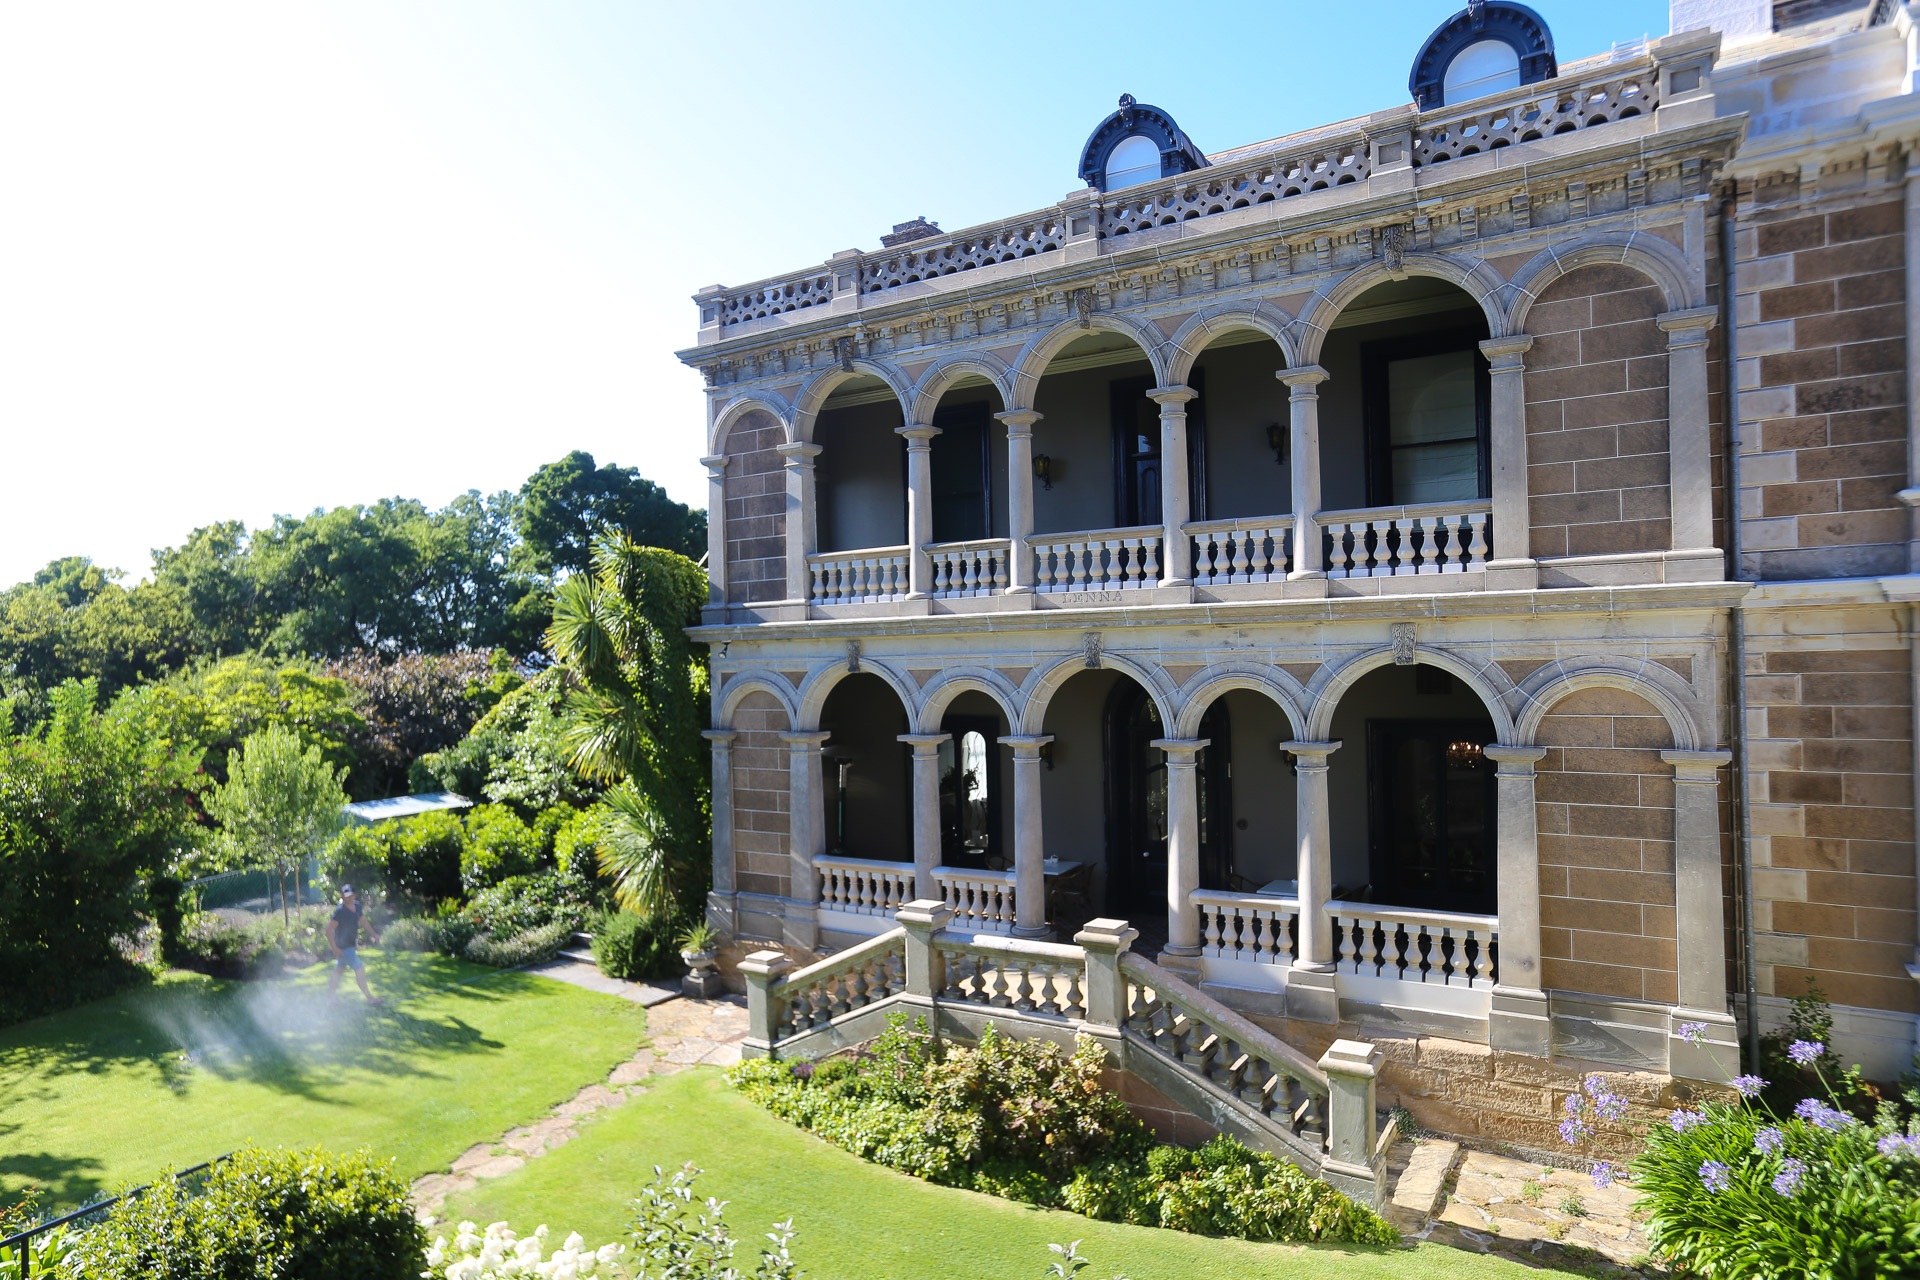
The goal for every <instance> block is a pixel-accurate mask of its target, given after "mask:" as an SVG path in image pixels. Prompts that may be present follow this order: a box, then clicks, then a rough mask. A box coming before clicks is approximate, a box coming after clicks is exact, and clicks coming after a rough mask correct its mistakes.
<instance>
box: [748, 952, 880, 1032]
mask: <svg viewBox="0 0 1920 1280" xmlns="http://www.w3.org/2000/svg"><path fill="white" fill-rule="evenodd" d="M906 984H907V968H906V948H905V946H904V944H903V941H902V938H901V933H900V930H898V929H890V930H888V931H887V932H886V933H883V934H881V935H880V936H879V937H877V938H869V939H867V940H866V941H865V942H862V943H860V944H859V945H858V946H853V947H848V948H847V949H846V950H845V951H841V952H838V953H836V954H834V955H830V956H828V957H827V958H826V959H825V960H822V961H820V962H819V963H817V964H810V965H808V966H807V967H806V968H804V969H801V970H800V971H798V972H797V973H794V974H792V975H790V976H789V977H787V978H786V980H785V981H783V982H781V983H780V984H779V990H778V991H777V992H775V993H774V995H773V1003H772V1006H771V1009H770V1012H771V1015H772V1023H773V1036H772V1038H773V1039H774V1040H781V1039H786V1038H788V1037H791V1036H796V1035H799V1034H801V1033H802V1032H806V1031H810V1030H812V1029H813V1028H815V1027H824V1026H826V1025H827V1024H828V1023H830V1022H832V1021H833V1020H834V1019H835V1018H838V1017H840V1016H841V1015H843V1014H847V1013H851V1012H853V1011H854V1010H856V1009H864V1008H866V1007H867V1006H868V1005H872V1004H878V1003H879V1002H881V1001H882V1000H885V999H887V998H888V997H889V996H896V995H898V994H900V993H901V992H902V991H904V990H906Z"/></svg>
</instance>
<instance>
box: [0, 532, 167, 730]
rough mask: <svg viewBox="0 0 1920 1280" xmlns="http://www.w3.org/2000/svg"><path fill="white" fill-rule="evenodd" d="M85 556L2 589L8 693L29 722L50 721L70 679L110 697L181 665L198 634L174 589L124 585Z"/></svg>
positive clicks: (1, 654) (2, 680)
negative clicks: (51, 700) (54, 699)
mask: <svg viewBox="0 0 1920 1280" xmlns="http://www.w3.org/2000/svg"><path fill="white" fill-rule="evenodd" d="M119 576H120V573H119V571H118V570H116V569H102V568H100V567H99V566H97V565H95V564H94V563H93V562H92V561H90V560H88V559H87V558H86V557H84V556H67V557H65V558H63V559H60V560H56V561H54V562H53V563H52V564H49V565H48V566H47V567H46V568H44V569H42V570H40V572H38V573H37V574H35V575H34V580H33V581H32V582H25V583H21V584H19V585H18V586H15V587H11V588H9V589H7V590H6V591H0V695H4V696H8V697H10V698H11V699H12V700H13V701H14V702H15V703H16V705H17V707H18V709H19V710H20V711H21V713H22V718H23V719H24V720H26V721H28V722H37V721H39V720H41V719H43V718H44V717H45V716H46V714H47V712H48V695H49V693H50V692H51V691H52V689H53V688H54V686H56V685H58V684H60V683H61V682H62V681H65V680H88V679H90V680H92V681H94V683H95V687H96V688H97V689H98V691H99V694H100V696H101V697H102V698H111V697H112V696H113V695H114V694H116V693H118V692H119V691H120V690H121V689H123V688H126V687H127V686H129V685H132V684H137V683H139V682H141V681H143V680H150V679H153V678H154V677H156V676H159V675H163V674H165V673H166V672H168V671H171V670H173V669H175V668H177V667H179V666H180V665H181V664H182V663H184V662H185V661H186V660H187V659H188V657H189V656H190V655H191V653H192V650H193V636H192V625H191V620H190V618H189V616H188V614H187V611H186V608H185V602H184V601H183V600H182V598H181V597H180V595H179V593H178V592H177V591H175V590H173V589H172V588H169V587H166V586H162V585H160V584H156V583H151V582H142V583H139V584H137V585H136V586H134V587H132V588H131V589H129V588H127V587H123V586H121V585H120V583H119V582H118V581H116V579H117V578H118V577H119Z"/></svg>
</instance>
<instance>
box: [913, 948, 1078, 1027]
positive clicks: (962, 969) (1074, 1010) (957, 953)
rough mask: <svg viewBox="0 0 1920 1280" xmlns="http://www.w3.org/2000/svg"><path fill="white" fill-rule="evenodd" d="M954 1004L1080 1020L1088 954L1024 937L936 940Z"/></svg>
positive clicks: (945, 994) (946, 991) (943, 994)
mask: <svg viewBox="0 0 1920 1280" xmlns="http://www.w3.org/2000/svg"><path fill="white" fill-rule="evenodd" d="M934 949H935V950H936V951H937V952H939V954H940V959H941V967H942V969H944V970H945V974H946V985H945V986H944V987H943V988H942V989H941V991H940V998H941V999H942V1000H946V1001H949V1002H951V1003H953V1004H971V1005H979V1006H980V1007H982V1008H987V1009H1012V1010H1013V1011H1015V1012H1016V1013H1025V1014H1038V1015H1040V1016H1042V1017H1053V1018H1067V1019H1071V1020H1074V1021H1078V1020H1079V1019H1081V1018H1084V1017H1085V1016H1086V1013H1087V957H1086V953H1085V952H1084V951H1082V950H1081V949H1080V948H1079V947H1067V946H1061V945H1060V944H1058V943H1053V942H1029V941H1026V940H1025V939H1022V938H1006V939H999V938H983V937H980V936H978V935H976V936H974V937H972V938H969V939H966V940H964V941H959V940H956V941H952V942H948V941H945V940H943V939H942V938H941V937H940V936H936V937H935V939H934Z"/></svg>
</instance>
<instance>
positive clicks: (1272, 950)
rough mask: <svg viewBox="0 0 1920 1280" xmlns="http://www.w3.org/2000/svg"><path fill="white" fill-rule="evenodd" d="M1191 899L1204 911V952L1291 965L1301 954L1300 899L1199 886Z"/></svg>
mask: <svg viewBox="0 0 1920 1280" xmlns="http://www.w3.org/2000/svg"><path fill="white" fill-rule="evenodd" d="M1187 900H1188V901H1189V902H1190V903H1192V904H1193V906H1194V907H1195V908H1196V909H1198V910H1199V912H1200V953H1201V954H1202V955H1204V956H1207V957H1208V958H1210V959H1213V960H1247V961H1251V962H1253V963H1255V964H1275V965H1289V964H1292V963H1293V961H1294V959H1295V957H1297V956H1298V955H1299V954H1300V947H1299V929H1300V903H1299V901H1298V900H1297V899H1294V898H1276V897H1272V896H1269V895H1266V894H1247V893H1221V892H1217V891H1215V890H1212V889H1198V890H1195V891H1194V892H1193V893H1191V894H1189V895H1187Z"/></svg>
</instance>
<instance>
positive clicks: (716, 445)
mask: <svg viewBox="0 0 1920 1280" xmlns="http://www.w3.org/2000/svg"><path fill="white" fill-rule="evenodd" d="M756 409H757V410H760V411H761V412H764V413H770V414H772V415H773V417H774V420H775V421H777V422H778V423H779V424H780V429H781V430H782V431H783V432H786V433H787V435H788V438H789V439H791V438H792V431H793V406H792V405H790V404H788V403H787V400H786V397H785V396H782V395H781V394H780V393H779V392H777V391H758V392H755V393H754V394H752V395H746V396H739V397H736V398H735V399H732V400H729V401H727V402H726V404H724V405H722V406H721V408H720V412H719V415H718V416H717V417H715V419H714V421H713V431H712V432H711V433H710V434H709V435H708V437H707V452H708V454H710V455H712V456H714V457H719V456H722V455H724V454H725V453H726V451H727V436H728V434H729V433H730V432H732V430H733V429H734V427H735V426H737V425H738V424H739V422H740V420H741V419H742V418H744V417H746V416H747V415H748V414H749V413H752V412H754V411H755V410H756Z"/></svg>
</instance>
